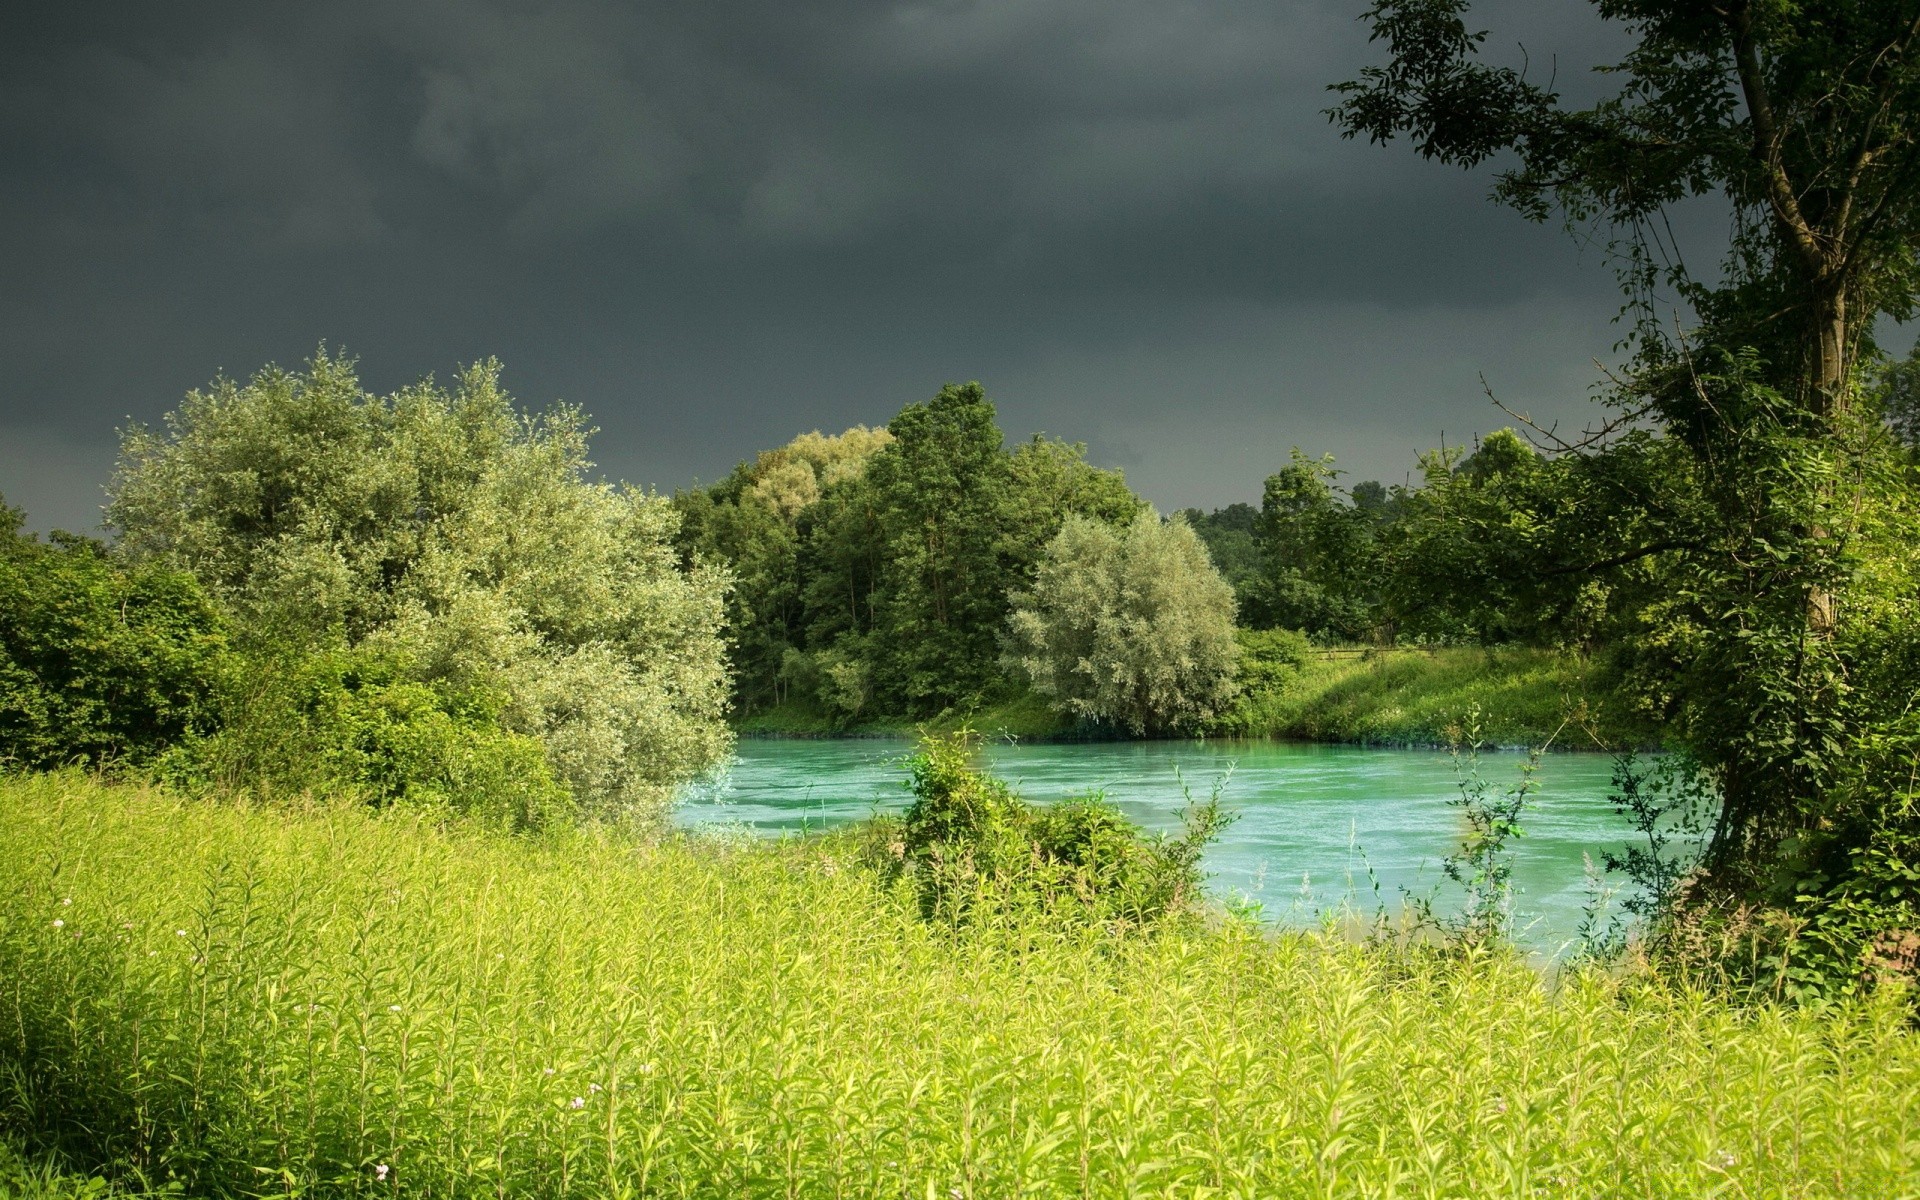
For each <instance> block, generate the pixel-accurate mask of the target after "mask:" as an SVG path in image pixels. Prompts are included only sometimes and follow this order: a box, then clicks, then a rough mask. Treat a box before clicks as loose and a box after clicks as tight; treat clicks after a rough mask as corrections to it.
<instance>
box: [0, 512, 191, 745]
mask: <svg viewBox="0 0 1920 1200" xmlns="http://www.w3.org/2000/svg"><path fill="white" fill-rule="evenodd" d="M20 525H21V515H20V513H19V511H18V510H16V509H11V508H7V507H6V506H5V504H4V503H0V761H4V762H11V763H14V764H17V765H20V766H24V767H31V768H45V767H55V766H61V765H65V764H70V763H86V764H89V765H93V766H102V765H108V764H114V763H129V764H139V763H144V762H147V761H149V760H151V759H152V758H154V757H155V756H156V755H158V754H160V753H161V752H163V751H164V750H165V749H166V748H167V747H169V746H171V745H173V744H174V743H176V742H178V741H179V740H180V739H182V738H184V737H187V736H189V735H191V734H194V733H197V732H202V731H205V730H207V729H209V728H211V727H212V725H213V724H214V722H215V720H216V713H215V705H214V700H215V695H214V692H215V680H216V674H217V669H218V664H219V662H220V661H221V659H222V657H223V655H224V654H225V653H226V634H225V630H224V628H223V626H222V622H221V620H220V617H219V614H218V613H217V612H216V611H215V609H214V606H213V605H212V603H211V602H210V601H209V600H208V599H207V597H206V596H205V594H203V593H202V592H201V590H200V588H199V587H198V585H196V584H195V582H194V580H193V577H192V576H191V575H187V574H185V573H183V572H180V571H174V570H167V569H165V568H162V567H158V566H138V567H134V568H132V569H122V568H121V567H118V566H116V565H115V564H114V563H112V562H111V561H110V560H109V559H108V558H107V555H106V550H105V547H103V546H102V545H101V544H100V543H98V542H96V541H93V540H91V539H88V538H82V537H74V536H71V535H68V534H55V535H54V536H53V538H52V540H51V541H50V542H46V543H42V542H40V541H38V540H36V539H34V538H31V537H27V536H24V535H22V534H21V533H20Z"/></svg>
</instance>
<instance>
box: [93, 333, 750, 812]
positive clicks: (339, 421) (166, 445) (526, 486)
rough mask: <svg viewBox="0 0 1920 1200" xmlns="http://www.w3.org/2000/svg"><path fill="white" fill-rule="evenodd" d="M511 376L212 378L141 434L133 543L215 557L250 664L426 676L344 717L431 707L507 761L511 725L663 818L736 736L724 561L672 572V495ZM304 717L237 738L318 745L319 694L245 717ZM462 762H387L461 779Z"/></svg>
mask: <svg viewBox="0 0 1920 1200" xmlns="http://www.w3.org/2000/svg"><path fill="white" fill-rule="evenodd" d="M499 373H500V368H499V365H498V364H497V363H493V362H487V363H482V364H478V365H476V366H474V367H472V368H470V369H468V370H466V371H463V372H462V373H461V374H460V376H459V378H458V380H457V381H456V384H455V386H454V387H453V388H451V389H448V388H443V387H441V386H439V385H438V384H436V383H434V382H433V381H432V380H426V381H423V382H421V383H419V384H416V385H414V386H413V387H410V388H406V389H403V390H402V391H399V392H397V393H395V394H393V395H391V396H386V397H380V396H373V395H369V394H367V393H366V392H364V391H363V390H362V389H361V388H360V385H359V382H358V380H357V378H356V377H355V375H354V371H353V364H352V363H351V362H349V361H347V360H343V359H340V358H335V357H330V356H328V355H327V354H325V353H324V352H323V353H320V354H318V355H316V356H315V358H314V359H313V361H312V362H311V363H310V364H309V366H308V369H307V370H306V371H305V372H303V373H296V372H286V371H281V370H278V369H276V368H269V369H267V370H264V371H262V372H260V373H259V374H258V375H256V376H254V378H253V379H252V380H250V381H249V382H248V383H246V384H245V385H241V384H237V383H234V382H232V381H230V380H219V381H217V382H216V383H215V384H214V385H213V387H212V388H211V389H210V390H208V391H206V392H204V393H203V392H196V393H193V394H191V395H189V396H188V397H187V399H186V401H185V403H183V404H182V405H181V407H180V409H179V410H178V411H177V412H175V413H173V414H170V415H169V417H168V419H167V426H166V429H165V431H164V432H155V431H150V430H145V429H139V428H136V429H134V430H132V431H130V432H129V433H128V434H127V435H126V438H125V442H124V445H123V447H122V456H121V465H120V470H119V473H118V475H117V476H116V478H115V482H114V488H113V499H112V503H111V505H110V506H109V509H108V514H109V517H110V519H111V520H112V521H113V523H114V524H116V525H118V526H119V528H120V529H121V531H122V537H121V541H120V543H119V546H118V549H119V551H120V552H121V553H122V554H123V555H124V557H125V558H126V559H127V560H128V561H130V562H134V563H140V564H148V563H151V564H159V565H165V566H167V567H169V568H171V569H182V570H187V571H190V572H192V573H193V574H194V575H195V576H197V577H198V578H199V579H200V580H201V581H202V583H203V584H204V585H205V586H206V587H208V588H209V589H210V590H211V591H212V592H213V594H214V595H215V597H216V598H217V599H218V600H219V601H220V602H221V603H222V604H223V605H224V606H225V607H226V608H227V609H228V610H229V611H230V613H231V614H232V618H233V626H234V630H235V638H236V642H237V644H238V646H239V647H240V648H241V649H242V650H243V651H244V652H245V653H246V654H247V655H248V656H249V657H250V659H251V660H252V662H253V666H252V667H251V668H250V669H251V670H253V671H255V672H280V671H284V670H286V669H287V666H286V664H287V662H288V660H289V657H290V656H293V657H297V656H298V655H301V654H317V655H321V656H323V659H324V656H327V655H331V654H333V653H335V652H336V651H340V650H352V651H355V652H360V651H365V652H367V653H368V654H371V655H372V656H374V658H376V659H378V660H381V661H384V662H387V663H390V664H395V666H394V669H395V670H397V671H399V672H401V674H402V676H403V678H400V679H396V686H397V684H398V683H399V682H407V683H412V684H417V685H419V687H420V688H421V689H425V690H415V691H410V692H409V691H404V690H391V689H389V690H387V691H383V692H382V693H381V694H382V695H384V696H386V697H387V698H386V699H383V700H381V701H380V702H379V704H378V705H376V706H375V708H374V709H368V710H366V711H365V712H362V713H361V715H360V716H359V717H355V718H354V719H353V720H351V721H346V725H343V726H340V727H341V728H342V729H345V728H347V727H348V726H352V727H353V728H355V729H360V728H361V726H362V725H364V724H365V723H366V722H372V723H373V724H375V725H378V724H379V723H380V722H382V721H387V720H389V719H392V720H395V721H398V723H399V725H400V726H402V727H405V728H407V729H410V730H413V731H414V732H411V733H408V734H407V735H406V737H407V738H412V737H414V736H415V735H416V734H418V736H421V737H426V738H427V739H428V740H429V741H431V740H433V738H434V737H439V736H441V735H440V734H432V735H429V734H427V733H425V732H423V731H424V730H426V729H427V728H428V727H429V726H433V725H435V724H436V723H437V722H439V721H440V718H438V717H433V716H430V715H428V714H430V713H433V712H436V711H438V712H441V714H442V716H443V717H445V718H446V720H448V721H454V722H455V723H456V724H459V723H462V722H464V723H465V729H466V732H467V733H468V734H471V735H474V736H478V731H479V730H480V728H481V726H482V725H484V724H487V723H491V724H492V725H493V726H496V727H497V729H495V730H494V731H493V732H490V733H487V734H486V736H485V737H484V738H483V739H482V740H483V741H484V742H485V743H486V745H487V746H488V747H489V749H488V750H487V751H486V754H485V756H486V757H488V759H489V761H496V760H497V762H498V763H500V764H505V763H509V762H518V761H519V758H520V755H521V748H522V747H523V742H522V741H521V740H519V739H527V738H531V739H534V740H535V741H537V742H538V743H539V744H540V745H541V746H542V747H543V750H544V754H545V758H546V762H547V766H548V768H549V771H550V773H551V777H552V778H554V779H557V780H558V781H559V782H560V783H561V785H562V786H564V787H565V788H566V789H567V791H568V793H569V794H570V795H571V796H572V798H573V801H574V803H575V804H577V805H578V807H579V808H580V809H581V810H582V811H583V812H585V813H588V814H591V815H594V816H607V817H612V816H619V817H622V818H638V819H643V820H646V819H653V818H656V817H658V815H659V814H660V813H662V812H663V811H664V809H665V807H666V805H667V804H668V803H669V801H670V797H671V792H672V788H673V786H674V785H675V783H676V782H677V781H679V780H681V779H684V778H686V777H688V776H689V775H692V774H694V773H697V772H699V771H701V770H703V769H705V768H707V767H708V766H710V765H711V764H713V763H714V762H716V761H718V759H719V758H720V756H721V755H723V754H724V752H725V750H726V747H727V745H728V734H727V731H726V729H725V726H724V725H723V724H722V723H721V719H720V718H721V710H722V707H723V705H724V701H725V688H726V671H725V659H724V653H723V651H724V647H723V644H722V641H721V637H720V624H721V620H722V615H723V614H722V603H723V597H724V592H725V579H724V577H723V576H722V575H721V574H719V573H717V572H715V571H713V570H710V569H708V568H706V567H704V566H696V567H694V568H693V569H691V570H682V569H681V568H680V564H679V563H678V561H677V556H676V554H675V552H674V549H673V546H672V542H671V538H672V536H673V534H674V532H675V530H676V528H677V525H678V518H677V516H676V514H675V513H674V511H673V509H672V506H671V505H669V504H668V503H667V502H666V501H664V500H661V499H659V498H657V497H653V496H649V495H645V494H641V493H637V492H633V491H630V490H625V489H618V488H614V487H612V486H609V485H607V484H605V483H600V482H594V481H592V480H590V479H589V478H588V476H587V470H588V466H589V464H588V463H587V460H586V441H587V436H588V432H589V431H588V430H587V428H586V427H585V425H584V423H583V418H582V417H581V415H580V414H579V413H578V412H576V411H574V410H572V409H568V408H556V409H553V410H551V411H549V412H547V413H545V414H543V415H541V416H539V417H537V418H530V417H525V416H522V415H520V414H519V413H517V412H516V411H515V409H514V407H513V404H512V401H511V399H510V398H509V397H508V396H507V395H506V394H505V393H504V392H503V391H502V390H501V389H500V386H499ZM329 669H330V668H328V667H327V666H326V665H325V662H324V661H323V662H322V663H321V664H320V665H318V666H316V668H315V670H317V671H319V672H320V673H321V674H325V673H326V672H327V671H328V670H329ZM295 673H296V674H298V671H297V669H296V671H295ZM383 686H384V685H383ZM345 693H353V694H355V695H357V694H358V693H357V691H356V690H355V689H352V688H347V689H344V691H343V692H342V694H345ZM428 693H432V694H433V695H434V696H439V697H466V696H480V695H484V696H487V697H489V698H490V699H489V701H488V705H487V710H488V713H489V714H490V715H489V716H488V717H487V718H485V720H484V721H480V722H479V723H478V724H476V723H475V721H476V720H478V719H477V718H473V719H470V718H468V717H458V718H456V717H455V716H454V715H453V712H452V711H451V710H446V709H444V707H443V706H442V704H441V702H440V701H438V700H435V701H431V702H430V701H428V700H427V699H426V697H427V695H428ZM356 703H357V701H356ZM396 706H397V707H396ZM376 710H377V711H376ZM294 711H299V712H303V713H308V714H309V715H307V716H300V717H298V718H297V720H296V721H295V724H296V725H297V726H299V727H298V728H295V727H291V726H289V727H280V726H276V725H268V726H263V727H261V728H258V729H254V730H250V731H244V732H240V733H237V734H236V735H235V736H236V737H237V738H238V739H239V740H240V741H244V742H251V743H253V744H271V743H273V742H275V741H277V740H281V739H284V740H286V741H287V742H288V743H290V744H294V743H300V742H303V741H304V740H305V739H307V738H308V737H309V735H310V734H311V733H312V732H313V728H314V727H313V725H312V722H311V720H310V719H309V717H310V715H311V710H310V709H305V708H301V707H300V706H298V705H296V706H294V707H293V708H289V707H288V706H287V705H274V704H267V705H260V706H249V707H247V708H246V709H245V714H246V718H247V719H249V720H252V719H269V720H278V719H279V718H280V717H282V716H285V715H286V714H288V713H290V712H294ZM380 713H385V714H387V715H386V716H381V715H379V714H380ZM401 713H404V714H407V715H405V716H404V717H402V716H397V715H395V714H401ZM363 718H364V720H363ZM342 720H345V718H342ZM356 722H359V724H356ZM322 724H324V722H323V723H322ZM443 732H444V731H443ZM353 736H354V737H355V738H359V737H361V734H360V733H355V734H354V735H353ZM368 736H371V735H368ZM396 736H398V735H396ZM446 736H451V734H450V733H447V734H446ZM376 740H377V739H376ZM403 740H404V739H403ZM340 752H341V753H343V754H348V755H351V754H353V753H357V751H354V750H351V749H341V751H340ZM444 758H445V755H444V754H441V753H440V752H439V751H433V752H427V751H421V752H420V754H419V755H413V754H412V753H411V752H408V753H398V752H395V753H394V754H389V755H387V761H389V762H390V763H402V762H420V763H428V762H432V763H439V764H440V765H439V766H435V767H433V768H432V769H433V770H434V771H438V772H442V773H443V774H444V771H443V768H445V769H451V768H447V767H446V764H445V763H444V762H443V760H444ZM383 769H384V768H383ZM492 769H493V768H492V767H488V768H486V770H492ZM376 774H377V772H376ZM346 775H347V777H350V778H355V779H358V778H359V773H357V771H351V770H350V771H347V772H346ZM423 786H429V787H431V788H437V787H439V786H440V785H439V784H437V783H436V784H430V785H423ZM533 786H534V791H535V792H539V791H540V790H541V789H542V788H543V786H544V785H543V784H541V783H540V782H539V780H538V779H536V780H534V784H533ZM376 790H377V791H381V792H382V793H383V794H384V792H387V791H391V790H392V789H391V787H389V786H388V785H387V784H385V783H382V784H379V785H378V786H377V787H376ZM541 803H542V805H544V801H542V802H541Z"/></svg>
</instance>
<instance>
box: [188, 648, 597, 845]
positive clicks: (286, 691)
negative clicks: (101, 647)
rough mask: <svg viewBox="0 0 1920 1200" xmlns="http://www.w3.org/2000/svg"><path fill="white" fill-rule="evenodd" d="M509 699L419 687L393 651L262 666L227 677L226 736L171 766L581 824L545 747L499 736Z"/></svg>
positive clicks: (518, 826)
mask: <svg viewBox="0 0 1920 1200" xmlns="http://www.w3.org/2000/svg"><path fill="white" fill-rule="evenodd" d="M504 704H505V697H503V696H500V695H489V694H486V693H483V692H478V691H473V690H465V691H462V690H457V689H455V688H454V687H453V686H452V685H450V684H448V683H445V682H441V683H438V684H433V685H430V684H426V683H422V682H419V680H418V678H417V672H415V671H412V670H410V669H409V665H408V664H407V663H406V661H405V660H404V659H401V658H399V657H397V656H395V655H392V654H379V653H375V652H372V651H368V650H365V649H361V650H325V651H318V652H313V653H309V654H306V655H299V656H290V657H289V658H287V659H284V660H282V661H278V662H273V661H270V660H269V661H264V662H263V661H260V660H255V661H253V662H251V663H249V664H248V669H246V670H243V671H239V672H235V673H234V674H233V675H232V677H230V678H229V679H228V680H227V684H226V695H225V697H224V704H223V708H224V711H225V712H226V714H227V716H228V723H227V725H226V727H225V728H223V729H221V730H220V731H219V732H218V733H216V734H214V735H213V736H211V737H208V738H204V739H199V740H196V741H194V742H191V743H189V744H188V745H187V746H185V747H183V748H182V750H181V752H180V753H177V754H175V755H172V756H170V758H169V759H168V760H165V761H163V763H162V772H163V774H166V775H168V776H170V777H171V778H172V779H174V780H175V781H176V782H180V783H185V784H197V785H201V786H205V785H208V784H213V785H218V786H220V787H222V788H225V789H231V790H240V789H253V790H259V791H264V792H265V793H267V794H271V795H297V794H299V793H301V792H309V793H314V792H327V793H332V794H337V795H342V796H348V795H351V796H358V797H360V798H361V799H362V800H363V801H365V802H366V803H368V804H371V805H373V806H375V807H385V806H387V805H391V804H407V805H409V806H411V807H414V808H416V809H419V810H422V811H427V812H447V813H456V814H459V815H462V816H467V817H472V818H476V819H479V820H483V821H486V822H487V823H489V824H493V825H498V826H502V827H505V828H508V829H515V830H530V829H540V828H548V827H552V826H554V825H556V824H559V823H563V822H564V821H565V820H566V819H568V818H570V817H573V816H576V815H577V809H576V807H575V803H574V800H573V797H572V796H571V795H569V793H568V792H567V791H566V789H565V788H563V787H561V786H560V784H559V783H558V782H557V781H556V780H555V779H554V775H553V771H552V769H551V767H550V766H549V765H548V761H547V756H546V753H545V751H544V749H543V747H542V746H541V744H540V742H539V741H538V740H537V739H535V738H533V737H530V736H528V735H526V734H519V733H513V732H510V731H508V730H506V729H504V728H502V727H501V723H500V711H501V709H502V708H503V707H504Z"/></svg>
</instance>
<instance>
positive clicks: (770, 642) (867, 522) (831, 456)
mask: <svg viewBox="0 0 1920 1200" xmlns="http://www.w3.org/2000/svg"><path fill="white" fill-rule="evenodd" d="M892 440H893V435H892V434H890V433H888V432H887V431H886V430H884V429H868V428H867V427H866V426H864V425H856V426H854V427H853V428H851V429H849V430H847V431H846V432H844V433H841V434H837V435H834V436H830V437H829V436H824V435H822V434H821V433H820V432H819V431H817V430H816V431H814V432H812V433H806V434H802V435H801V436H799V437H797V438H795V439H794V440H793V441H791V442H789V443H787V444H786V445H785V446H782V447H780V448H779V449H777V450H769V451H766V452H765V453H762V454H760V455H759V456H758V457H757V458H755V460H754V461H753V462H752V463H741V464H740V465H739V466H738V467H736V468H735V469H734V470H733V472H732V473H731V474H730V475H728V476H727V478H726V479H724V480H722V481H721V482H720V483H718V484H715V485H714V486H713V487H711V488H692V489H688V490H686V491H682V492H678V493H676V494H675V495H674V499H673V503H674V506H675V508H676V509H678V510H679V512H680V514H681V526H680V530H679V532H678V534H677V536H676V540H677V542H678V543H679V545H680V546H681V547H682V550H683V552H684V553H685V554H686V556H687V558H688V560H689V565H691V563H692V561H693V560H696V559H705V560H709V561H712V562H715V563H721V564H725V565H726V567H727V568H728V570H729V571H730V573H731V574H732V576H733V588H732V590H731V592H730V593H729V595H728V606H727V631H728V634H729V637H730V640H731V643H732V666H733V671H734V685H733V693H734V707H735V711H736V712H737V713H739V714H742V715H751V714H752V713H754V712H756V711H758V710H760V709H761V708H763V707H765V706H768V705H778V704H780V703H781V702H782V701H784V700H785V699H787V697H788V694H789V688H790V687H793V686H794V685H796V684H797V685H798V686H799V688H800V690H801V691H802V692H803V693H808V692H809V691H810V685H811V684H812V683H813V682H814V681H815V680H816V679H817V675H815V674H813V673H812V672H811V669H810V665H809V664H808V663H807V662H806V661H805V660H804V659H796V658H794V657H793V656H794V655H796V654H804V653H805V651H804V650H803V649H802V647H803V646H804V645H805V643H806V642H807V641H808V632H809V629H810V627H812V626H817V625H821V624H824V623H827V622H831V623H833V627H834V632H836V633H852V634H856V635H857V633H858V632H859V631H860V630H863V629H865V628H867V627H869V626H870V625H871V623H872V613H871V600H872V594H873V590H874V587H875V585H876V571H877V568H876V565H875V564H876V563H877V560H878V551H877V548H876V547H875V546H874V545H873V544H872V543H873V541H874V539H875V536H876V535H875V533H874V531H873V529H872V527H871V519H870V508H871V506H870V504H869V503H867V502H866V494H865V492H864V491H863V490H862V489H861V488H860V487H859V486H858V484H859V480H860V478H861V476H862V475H863V474H864V473H865V470H866V464H867V462H868V461H869V460H870V459H871V458H872V456H873V455H874V454H875V453H876V452H878V451H879V450H880V449H881V448H882V447H883V446H885V445H887V444H888V443H889V442H891V441H892ZM810 608H812V609H814V610H816V611H815V612H813V613H812V614H811V616H810V614H809V609H810ZM822 609H824V610H825V613H824V614H823V613H822V612H820V611H818V610H822ZM823 616H824V617H825V620H823ZM816 640H824V639H816ZM796 672H797V673H796Z"/></svg>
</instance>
